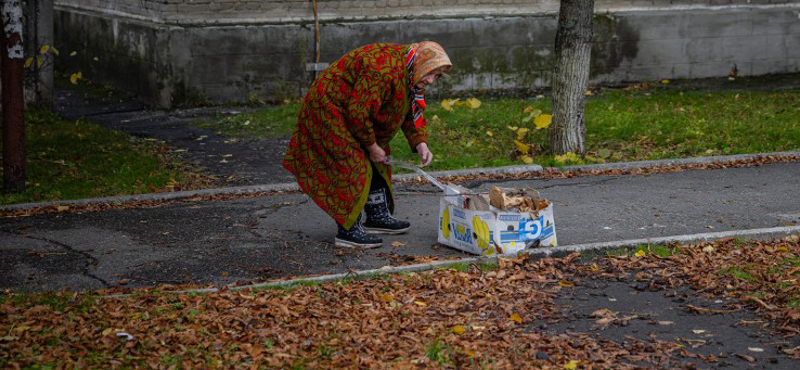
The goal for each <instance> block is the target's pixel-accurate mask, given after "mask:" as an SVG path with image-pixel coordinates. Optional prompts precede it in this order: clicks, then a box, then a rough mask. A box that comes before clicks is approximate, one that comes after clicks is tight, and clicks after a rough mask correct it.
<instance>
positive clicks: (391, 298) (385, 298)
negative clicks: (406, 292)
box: [381, 294, 394, 303]
mask: <svg viewBox="0 0 800 370" xmlns="http://www.w3.org/2000/svg"><path fill="white" fill-rule="evenodd" d="M381 301H383V302H386V303H390V302H394V296H392V295H391V294H384V295H382V296H381Z"/></svg>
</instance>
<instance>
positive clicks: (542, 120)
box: [533, 114, 553, 130]
mask: <svg viewBox="0 0 800 370" xmlns="http://www.w3.org/2000/svg"><path fill="white" fill-rule="evenodd" d="M552 122H553V116H552V115H550V114H540V115H538V116H536V118H534V119H533V124H534V125H536V129H537V130H541V129H543V128H546V127H547V126H550V124H551V123H552Z"/></svg>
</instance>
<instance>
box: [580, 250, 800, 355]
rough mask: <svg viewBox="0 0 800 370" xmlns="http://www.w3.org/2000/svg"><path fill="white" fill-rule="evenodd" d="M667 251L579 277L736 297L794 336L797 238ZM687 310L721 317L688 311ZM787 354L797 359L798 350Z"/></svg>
mask: <svg viewBox="0 0 800 370" xmlns="http://www.w3.org/2000/svg"><path fill="white" fill-rule="evenodd" d="M671 248H673V249H671V252H670V253H669V255H667V256H663V257H662V256H660V255H659V254H657V253H647V252H646V251H645V250H640V251H639V252H637V254H638V255H637V254H633V255H631V256H618V257H609V258H607V259H605V260H604V261H603V263H602V265H600V266H599V267H598V265H590V266H586V265H584V266H581V267H580V268H579V270H580V272H579V275H581V276H596V277H599V278H602V279H633V280H637V281H644V282H647V283H648V288H649V289H654V290H662V289H668V288H673V287H677V286H690V287H692V288H693V289H695V290H696V291H698V292H699V293H703V294H708V295H710V296H716V297H734V298H738V304H745V305H747V306H749V307H750V308H753V309H755V310H756V311H757V312H758V313H759V314H760V315H762V316H764V317H765V318H767V319H768V320H769V321H770V322H771V323H772V324H773V327H774V329H776V330H778V331H780V332H781V333H783V334H785V335H790V336H795V335H798V334H800V237H798V236H797V235H791V236H789V237H787V238H784V239H779V240H772V241H749V242H745V241H742V240H739V239H734V238H728V239H724V240H719V241H713V242H705V243H700V244H689V245H676V246H672V247H671ZM732 308H734V309H735V308H736V307H732ZM687 309H688V310H690V311H694V312H697V313H700V314H715V313H723V312H716V311H715V310H710V309H704V308H700V307H694V306H692V307H687ZM787 354H791V355H800V348H798V349H797V350H796V351H790V352H787Z"/></svg>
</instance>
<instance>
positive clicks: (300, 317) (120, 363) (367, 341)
mask: <svg viewBox="0 0 800 370" xmlns="http://www.w3.org/2000/svg"><path fill="white" fill-rule="evenodd" d="M572 263H573V262H572V261H571V260H555V259H545V260H541V261H530V260H524V259H517V260H511V261H506V260H504V261H501V263H500V265H499V266H498V269H497V270H491V271H488V272H484V271H482V270H481V269H480V268H477V267H475V268H473V269H471V270H470V271H468V272H462V271H458V270H453V269H449V270H439V271H435V272H432V273H422V274H408V275H394V276H388V277H383V278H373V279H369V280H361V281H353V282H343V283H331V284H325V285H313V286H302V287H297V288H294V289H290V290H263V291H256V292H254V291H223V292H219V293H212V294H182V295H176V294H167V293H160V292H158V291H156V290H152V289H151V290H142V291H139V292H138V294H135V295H134V296H131V297H124V298H98V296H96V295H93V294H79V293H57V294H49V295H34V296H14V297H10V298H6V299H4V303H3V304H2V305H0V313H2V315H0V333H3V334H4V336H3V337H2V338H0V353H2V355H0V365H2V367H3V368H8V369H14V368H23V367H26V366H31V365H32V364H39V365H49V366H53V367H56V366H60V368H79V367H80V368H84V367H107V368H139V367H149V368H176V367H181V368H237V369H239V368H251V369H259V368H296V369H302V368H309V369H311V368H314V369H332V368H336V369H339V368H370V369H372V368H416V367H423V368H424V367H436V368H496V369H512V368H513V369H516V368H523V367H539V368H545V369H548V368H549V369H576V368H579V367H582V368H583V367H591V368H595V369H633V368H641V367H642V366H641V364H642V363H646V364H648V366H649V367H653V368H660V369H666V368H672V367H677V366H678V365H679V363H678V362H676V360H675V358H674V356H671V353H672V352H673V351H676V350H678V348H679V347H680V346H679V345H677V344H675V343H671V342H664V341H655V340H653V341H650V342H643V341H640V340H636V339H632V338H631V339H629V340H626V341H624V342H622V343H617V342H612V341H608V340H604V339H600V338H599V337H597V336H596V335H593V334H586V333H565V334H559V335H545V334H543V333H542V332H541V331H539V330H538V329H537V325H536V322H538V321H540V320H546V319H548V318H553V317H555V316H557V315H558V313H557V312H558V310H557V308H556V307H555V305H554V303H553V300H554V297H555V295H557V294H558V292H559V290H561V289H565V288H564V286H563V285H562V284H559V281H560V280H561V279H563V278H564V274H565V273H564V270H565V267H566V266H570V265H572ZM635 364H638V365H635Z"/></svg>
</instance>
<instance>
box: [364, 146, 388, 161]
mask: <svg viewBox="0 0 800 370" xmlns="http://www.w3.org/2000/svg"><path fill="white" fill-rule="evenodd" d="M367 151H369V160H371V161H373V162H375V163H386V151H384V150H383V149H382V148H381V147H380V146H378V144H377V143H373V144H372V145H370V146H369V147H368V148H367Z"/></svg>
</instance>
